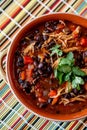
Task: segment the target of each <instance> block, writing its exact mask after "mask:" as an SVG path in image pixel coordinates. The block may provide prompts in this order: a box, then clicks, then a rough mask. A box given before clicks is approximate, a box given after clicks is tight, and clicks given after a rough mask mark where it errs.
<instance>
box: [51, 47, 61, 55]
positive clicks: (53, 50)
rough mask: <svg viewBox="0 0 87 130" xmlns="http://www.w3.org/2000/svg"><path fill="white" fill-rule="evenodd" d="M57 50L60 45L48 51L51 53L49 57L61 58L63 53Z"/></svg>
mask: <svg viewBox="0 0 87 130" xmlns="http://www.w3.org/2000/svg"><path fill="white" fill-rule="evenodd" d="M59 48H60V45H56V46H54V47H52V48H51V49H50V50H51V51H52V52H51V54H50V56H53V55H54V54H56V55H57V56H62V54H63V52H62V50H60V49H59Z"/></svg>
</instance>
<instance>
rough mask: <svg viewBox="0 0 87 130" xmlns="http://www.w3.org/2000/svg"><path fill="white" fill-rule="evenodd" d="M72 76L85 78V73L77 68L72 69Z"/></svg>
mask: <svg viewBox="0 0 87 130" xmlns="http://www.w3.org/2000/svg"><path fill="white" fill-rule="evenodd" d="M72 71H73V74H74V75H77V76H85V75H86V73H85V72H83V71H82V70H81V69H80V68H79V67H73V68H72Z"/></svg>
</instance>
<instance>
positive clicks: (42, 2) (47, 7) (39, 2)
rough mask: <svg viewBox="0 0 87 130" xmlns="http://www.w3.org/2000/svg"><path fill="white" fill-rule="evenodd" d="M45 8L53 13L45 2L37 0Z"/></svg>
mask: <svg viewBox="0 0 87 130" xmlns="http://www.w3.org/2000/svg"><path fill="white" fill-rule="evenodd" d="M37 1H38V2H39V3H40V4H41V5H42V6H43V7H45V8H46V9H47V10H48V11H50V13H52V12H53V11H52V10H51V9H50V8H49V7H48V6H46V5H45V4H44V3H43V2H41V1H40V0H37Z"/></svg>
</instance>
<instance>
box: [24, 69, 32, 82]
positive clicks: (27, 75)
mask: <svg viewBox="0 0 87 130" xmlns="http://www.w3.org/2000/svg"><path fill="white" fill-rule="evenodd" d="M32 73H33V69H26V79H27V80H28V81H29V82H31V81H32V80H33V78H32Z"/></svg>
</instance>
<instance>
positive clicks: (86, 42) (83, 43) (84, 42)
mask: <svg viewBox="0 0 87 130" xmlns="http://www.w3.org/2000/svg"><path fill="white" fill-rule="evenodd" d="M80 44H81V46H84V47H86V46H87V38H85V37H82V38H81V40H80Z"/></svg>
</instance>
